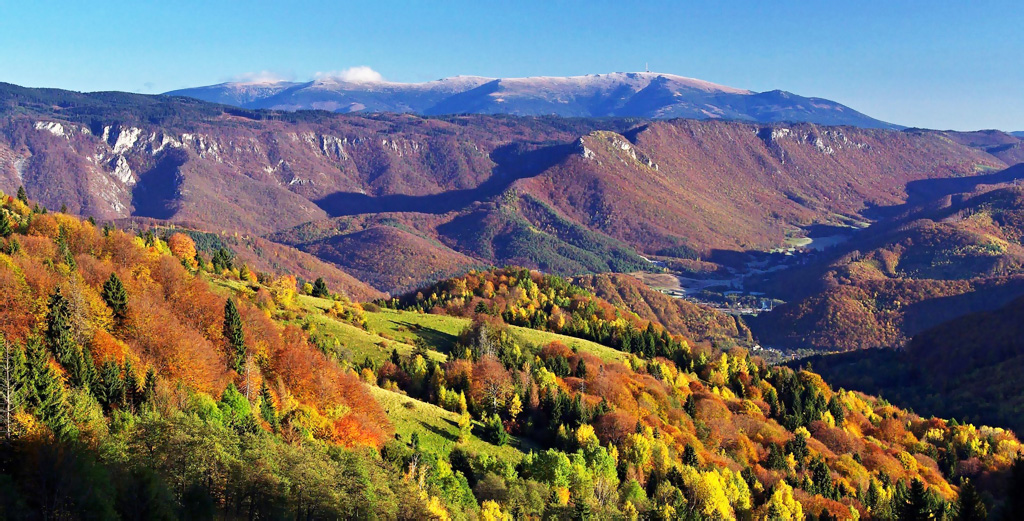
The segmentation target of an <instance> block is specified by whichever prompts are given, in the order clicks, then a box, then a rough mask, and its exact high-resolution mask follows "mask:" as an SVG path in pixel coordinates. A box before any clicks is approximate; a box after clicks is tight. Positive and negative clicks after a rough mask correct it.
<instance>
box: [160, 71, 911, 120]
mask: <svg viewBox="0 0 1024 521" xmlns="http://www.w3.org/2000/svg"><path fill="white" fill-rule="evenodd" d="M167 94H168V95H172V96H187V97H191V98H197V99H201V100H204V101H211V102H216V103H224V104H227V105H235V106H238V107H243V108H248V109H276V110H308V109H318V110H327V111H331V112H343V113H344V112H360V111H364V112H398V113H405V112H410V113H415V114H424V115H440V114H514V115H520V116H541V115H552V114H553V115H558V116H569V117H643V118H657V119H668V118H691V119H729V120H740V121H755V122H762V123H768V122H777V121H799V122H811V123H818V124H826V125H851V126H858V127H867V128H897V126H896V125H892V124H890V123H886V122H884V121H879V120H877V119H874V118H871V117H869V116H866V115H864V114H862V113H860V112H857V111H855V110H853V109H851V108H850V107H847V106H845V105H842V104H840V103H836V102H834V101H830V100H827V99H822V98H807V97H803V96H799V95H797V94H793V93H790V92H785V91H781V90H773V91H767V92H753V91H749V90H744V89H738V88H734V87H727V86H724V85H718V84H715V83H711V82H708V81H703V80H698V79H693V78H686V77H683V76H676V75H673V74H662V73H655V72H616V73H611V74H590V75H586V76H569V77H547V76H539V77H531V78H485V77H480V76H455V77H452V78H444V79H440V80H436V81H430V82H425V83H396V82H388V81H352V80H351V79H346V78H342V77H322V78H318V79H316V80H313V81H309V82H288V81H263V82H229V83H221V84H218V85H210V86H206V87H197V88H192V89H182V90H176V91H171V92H168V93H167Z"/></svg>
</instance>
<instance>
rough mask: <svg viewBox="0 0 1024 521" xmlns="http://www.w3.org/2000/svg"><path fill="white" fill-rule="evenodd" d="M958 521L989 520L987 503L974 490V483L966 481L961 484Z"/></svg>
mask: <svg viewBox="0 0 1024 521" xmlns="http://www.w3.org/2000/svg"><path fill="white" fill-rule="evenodd" d="M956 518H957V520H958V521H985V520H986V519H988V509H986V508H985V502H984V501H983V500H982V499H981V494H978V489H976V488H974V483H972V482H971V480H969V479H965V480H963V481H962V482H961V483H960V496H959V497H958V498H957V514H956Z"/></svg>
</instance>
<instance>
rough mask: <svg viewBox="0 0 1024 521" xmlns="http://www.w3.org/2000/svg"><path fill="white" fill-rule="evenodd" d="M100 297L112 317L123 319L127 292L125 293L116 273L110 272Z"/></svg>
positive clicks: (125, 310) (126, 309)
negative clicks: (111, 313)
mask: <svg viewBox="0 0 1024 521" xmlns="http://www.w3.org/2000/svg"><path fill="white" fill-rule="evenodd" d="M102 295H103V301H104V302H106V303H107V305H108V306H110V309H111V311H113V312H114V316H115V317H117V318H118V319H124V317H125V313H126V312H127V311H128V292H127V291H125V289H124V284H123V283H122V282H121V279H120V278H118V276H117V273H113V272H112V273H111V274H110V278H108V279H107V281H106V282H104V283H103V294H102Z"/></svg>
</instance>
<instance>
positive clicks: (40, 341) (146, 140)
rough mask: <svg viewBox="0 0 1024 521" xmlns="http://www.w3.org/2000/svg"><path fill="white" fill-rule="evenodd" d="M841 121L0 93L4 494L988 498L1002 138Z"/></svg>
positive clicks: (1009, 362)
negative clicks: (74, 483)
mask: <svg viewBox="0 0 1024 521" xmlns="http://www.w3.org/2000/svg"><path fill="white" fill-rule="evenodd" d="M307 88H311V87H309V86H284V87H283V89H284V90H282V91H281V93H284V92H286V91H287V92H291V94H294V95H299V94H301V92H299V91H302V90H303V89H307ZM503 88H504V87H503ZM288 89H294V91H289V90H288ZM275 95H277V94H275ZM737 95H739V94H737ZM742 95H744V96H746V95H751V94H742ZM275 106H276V105H275ZM665 114H669V113H665ZM613 115H615V114H613ZM740 119H745V118H740ZM867 126H868V127H872V128H863V127H857V126H823V125H819V124H817V123H810V122H794V123H776V122H757V121H754V122H751V121H749V120H744V121H726V120H717V119H715V120H694V119H659V118H652V119H637V118H632V117H611V118H606V119H602V118H562V117H554V116H546V115H543V116H510V115H501V114H498V115H491V114H483V115H482V114H470V115H467V114H462V115H443V116H429V117H428V116H420V115H413V114H408V113H406V114H392V113H380V114H332V113H327V112H322V111H321V112H311V111H301V110H300V111H295V112H279V111H275V110H265V109H254V108H238V107H230V106H225V105H216V104H212V103H206V102H201V101H197V100H190V99H186V98H177V97H166V96H143V95H131V94H121V93H105V94H102V95H98V94H81V93H74V92H67V91H57V90H38V89H25V88H21V87H16V86H10V85H2V86H0V128H2V133H0V190H3V192H4V193H5V194H11V195H4V196H3V197H0V235H2V236H3V238H2V240H0V287H2V289H3V291H0V298H2V299H3V304H4V306H0V333H2V335H3V336H2V339H3V341H0V345H2V346H3V347H4V357H6V358H5V360H7V363H9V364H11V367H15V366H16V367H17V368H19V369H18V371H17V374H16V375H15V377H14V378H16V379H18V380H17V382H16V383H17V385H18V386H19V389H24V398H23V399H22V398H18V400H20V401H17V402H16V405H15V411H16V414H14V415H13V416H10V417H9V418H7V419H6V420H5V422H6V423H5V424H4V425H5V426H7V427H8V428H9V429H11V430H10V431H9V432H14V431H15V430H16V431H17V434H16V435H10V436H12V437H11V439H12V440H16V441H15V442H14V443H18V444H19V445H18V451H16V452H12V453H11V454H12V455H11V458H21V459H17V460H16V461H17V462H19V463H25V462H28V461H30V459H29V458H33V457H35V456H34V455H35V454H37V452H36V451H42V452H43V453H46V454H49V453H50V452H47V451H55V452H57V453H59V455H58V456H54V457H53V458H51V459H46V460H45V461H44V463H42V464H39V465H29V464H27V463H26V464H24V465H19V466H5V467H0V470H2V471H3V473H0V478H2V479H0V506H3V507H4V508H9V509H12V510H11V511H16V512H28V511H32V510H39V509H44V510H46V511H48V512H50V513H52V514H53V515H55V516H58V515H60V514H62V513H66V512H70V511H75V509H79V508H84V507H82V505H95V508H98V509H100V510H102V511H104V512H108V513H110V517H115V516H114V514H113V513H114V512H117V515H119V516H123V515H125V514H124V513H125V512H128V511H131V510H133V509H150V508H151V509H157V510H159V509H165V510H166V511H168V512H183V511H188V509H191V508H193V507H192V506H191V505H194V504H195V505H200V506H202V505H207V506H206V507H203V508H207V510H208V511H209V512H220V513H225V512H229V511H230V512H241V511H242V510H244V509H245V508H252V509H254V511H255V510H259V509H270V508H271V507H270V506H268V505H270V504H275V505H276V507H275V508H279V509H280V510H279V512H287V514H288V517H295V516H298V517H302V515H301V514H302V513H309V516H308V517H317V516H321V517H325V518H332V517H364V514H366V513H367V512H370V511H377V510H380V511H381V512H384V514H382V517H385V518H403V519H412V518H416V519H427V518H429V519H475V518H478V517H481V518H482V517H484V516H485V514H484V513H485V512H489V513H491V514H493V513H494V512H498V514H494V515H495V516H497V517H496V518H502V516H504V515H505V514H507V515H508V516H511V515H513V514H514V515H515V516H518V517H521V518H541V517H547V518H570V517H576V518H580V517H582V518H588V516H589V517H599V518H606V517H607V518H640V517H644V518H652V519H653V518H679V517H687V516H689V517H690V518H694V519H697V518H716V519H750V518H756V519H770V518H773V516H774V515H775V514H774V513H777V512H779V511H780V510H779V509H792V510H791V514H793V515H792V516H791V517H792V518H796V519H806V518H809V517H810V516H814V517H815V518H818V519H832V518H842V519H856V518H878V519H894V518H900V517H899V516H901V515H903V514H901V512H903V511H904V510H903V509H905V508H907V507H906V505H908V504H911V503H913V502H915V501H916V502H918V503H920V504H926V505H927V508H928V509H930V511H931V512H952V511H954V510H956V509H961V508H964V507H963V504H962V503H963V502H964V501H966V500H969V499H970V498H971V496H970V495H969V494H964V493H963V490H965V489H966V490H971V489H970V488H969V487H967V485H966V484H967V483H970V484H971V486H976V487H977V489H978V490H981V491H982V493H983V494H984V500H980V499H979V500H978V502H980V504H984V505H988V506H989V507H991V508H992V509H993V511H997V512H1009V511H1011V509H1012V508H1014V507H1013V506H1012V504H1011V502H1010V501H1009V500H1008V499H1006V498H1007V497H1008V496H1007V492H1006V491H1007V490H1010V489H1012V488H1013V487H1016V486H1019V485H1018V484H1017V482H1016V481H1014V479H1016V478H1014V476H1015V475H1016V474H1014V471H1013V469H1014V468H1018V467H1019V466H1020V465H1021V464H1022V463H1021V460H1020V459H1019V457H1018V454H1019V452H1020V451H1021V447H1020V442H1019V441H1018V439H1017V437H1016V435H1015V434H1013V432H1012V431H1011V430H1009V429H1012V428H1021V426H1020V422H1019V418H1018V413H1019V404H1018V403H1017V402H1018V401H1019V400H1018V398H1019V396H1021V395H1022V394H1021V392H1020V389H1018V388H1017V386H1016V385H1015V384H1014V383H1013V381H1014V378H1013V377H1012V375H1013V374H1015V371H1018V370H1019V369H1020V367H1019V364H1020V357H1019V356H1017V354H1016V352H1015V351H1014V349H1015V346H1016V343H1015V341H1014V340H1013V339H1014V338H1016V337H1015V336H1014V335H1015V334H1016V333H1015V331H1016V330H1015V329H1014V326H1013V324H1014V322H1013V320H1014V318H1013V317H1016V314H1015V313H1016V312H1017V309H1016V308H1017V307H1019V302H1020V301H1019V299H1020V298H1022V296H1024V271H1022V270H1024V242H1022V240H1024V227H1022V226H1024V225H1022V223H1024V217H1022V215H1024V213H1022V212H1024V189H1022V188H1021V187H1019V186H1017V185H1018V180H1019V179H1020V178H1021V177H1024V169H1022V168H1024V165H1021V164H1018V161H1019V156H1018V155H1017V154H1018V148H1019V143H1020V139H1019V138H1017V137H1014V136H1011V135H1009V134H1005V133H997V132H980V133H958V132H950V131H930V130H919V129H906V130H900V129H892V128H874V127H875V125H867ZM58 208H59V209H60V210H58ZM497 266H503V267H497ZM115 280H116V282H115ZM118 288H120V289H118ZM979 324H980V325H979ZM980 330H985V331H993V332H1000V333H993V334H994V338H995V342H994V343H992V342H989V340H990V338H989V337H987V336H985V335H978V334H973V333H969V332H971V331H980ZM837 352H842V353H840V354H836V353H837ZM963 360H970V361H971V362H970V364H963V363H961V362H962V361H963ZM803 364H810V365H809V366H804V365H803ZM22 369H24V370H22ZM960 369H963V370H962V371H961V370H960ZM990 374H994V375H1001V377H1002V378H1003V379H1004V380H1006V382H1004V383H1002V384H1000V385H990V383H989V382H988V381H987V380H986V378H987V377H986V375H990ZM12 382H14V380H10V381H9V382H7V383H8V384H9V385H11V386H13V385H15V384H14V383H12ZM943 382H946V383H943ZM0 383H2V382H0ZM18 392H19V393H21V392H22V391H20V390H19V391H18ZM18 396H21V395H18ZM949 399H955V401H956V406H947V405H946V404H945V403H944V402H945V401H947V400H949ZM12 400H13V399H12ZM997 400H998V401H999V404H998V405H995V406H988V405H985V403H986V402H988V401H997ZM11 403H15V402H13V401H12V402H11ZM943 418H946V419H943ZM182 443H185V444H193V445H190V446H198V447H205V446H206V445H203V443H215V444H217V447H220V448H221V449H219V450H218V451H213V450H212V449H210V450H207V449H202V450H198V449H197V450H189V451H184V452H180V451H176V449H175V447H176V446H178V445H179V444H182ZM5 457H6V456H5ZM11 461H15V460H11ZM77 462H86V463H81V465H87V466H88V468H89V469H90V470H89V472H93V473H95V475H96V476H99V477H98V478H96V480H97V482H98V483H101V484H102V486H103V487H105V492H103V493H101V494H99V493H95V492H94V491H92V490H90V489H82V488H75V487H68V488H66V489H61V490H59V491H56V492H54V491H51V490H49V489H45V488H42V489H38V490H37V489H33V488H32V487H31V486H29V485H28V484H31V483H35V482H37V481H38V480H43V479H45V478H46V476H47V475H48V474H51V473H65V474H69V475H79V474H77V473H79V472H84V471H81V470H79V467H75V465H79V464H80V463H77ZM268 462H269V463H268ZM0 464H3V465H7V463H6V460H2V461H0ZM180 468H188V469H196V470H194V471H193V470H190V471H188V472H186V473H182V472H181V471H179V470H178V469H180ZM305 468H312V469H316V470H315V472H314V471H310V472H312V474H302V473H301V472H300V470H301V469H305ZM69 469H70V470H69ZM250 469H257V471H254V472H251V473H250V472H247V471H248V470H250ZM7 476H13V477H9V478H8V477H7ZM124 476H132V479H123V478H124ZM139 476H149V477H148V478H146V479H145V480H144V479H141V478H139ZM350 476H356V477H357V478H358V479H357V478H350ZM147 480H148V481H147ZM968 480H969V481H968ZM338 483H341V485H338ZM132 487H139V488H138V489H136V488H132ZM367 487H369V488H368V489H369V490H372V491H373V494H369V495H367V494H365V493H363V492H360V491H361V490H367ZM915 490H916V492H915ZM312 497H315V498H316V499H310V498H312ZM979 497H980V496H979ZM8 498H17V501H15V500H10V501H11V502H7V503H4V502H6V501H8ZM310 501H312V502H313V503H314V505H312V506H311V505H310V503H309V502H310ZM972 501H973V500H972ZM90 508H91V507H90ZM195 508H199V507H195ZM588 512H589V513H588ZM797 512H798V513H799V515H795V513H797ZM314 514H315V515H314ZM225 515H227V514H225ZM231 515H235V514H231ZM282 515H284V514H282ZM487 515H490V514H487ZM167 517H173V516H172V515H168V516H167ZM228 517H230V516H228Z"/></svg>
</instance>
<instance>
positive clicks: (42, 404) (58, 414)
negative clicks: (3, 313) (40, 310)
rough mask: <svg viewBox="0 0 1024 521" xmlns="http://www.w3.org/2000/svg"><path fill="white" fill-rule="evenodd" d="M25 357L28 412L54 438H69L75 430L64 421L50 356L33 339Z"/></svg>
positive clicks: (63, 404)
mask: <svg viewBox="0 0 1024 521" xmlns="http://www.w3.org/2000/svg"><path fill="white" fill-rule="evenodd" d="M26 355H27V359H28V360H27V368H28V381H29V390H28V393H27V395H28V403H29V404H30V405H31V408H32V411H33V412H34V413H35V415H36V416H37V417H38V418H39V419H40V420H42V421H43V423H45V424H46V425H47V426H49V427H50V429H52V430H53V432H54V434H56V435H57V437H58V438H61V439H67V438H69V437H70V436H71V435H72V434H73V433H74V429H75V427H74V424H72V423H71V419H70V418H68V405H67V401H66V400H65V398H64V388H63V387H62V386H61V384H60V380H59V379H58V376H57V373H56V372H54V370H53V367H50V357H49V356H47V354H46V350H45V349H44V348H43V346H42V344H40V343H39V341H38V340H36V339H30V340H29V342H28V346H27V353H26Z"/></svg>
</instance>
